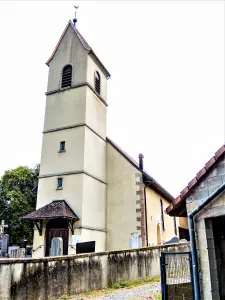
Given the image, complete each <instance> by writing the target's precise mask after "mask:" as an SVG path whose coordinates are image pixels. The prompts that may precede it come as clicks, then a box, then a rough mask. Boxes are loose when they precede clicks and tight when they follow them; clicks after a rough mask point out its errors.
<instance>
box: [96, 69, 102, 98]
mask: <svg viewBox="0 0 225 300" xmlns="http://www.w3.org/2000/svg"><path fill="white" fill-rule="evenodd" d="M95 91H96V92H97V93H98V94H99V95H100V92H101V77H100V75H99V73H98V72H97V71H95Z"/></svg>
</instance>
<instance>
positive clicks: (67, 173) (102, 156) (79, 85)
mask: <svg viewBox="0 0 225 300" xmlns="http://www.w3.org/2000/svg"><path fill="white" fill-rule="evenodd" d="M46 64H47V65H48V66H49V75H48V87H47V92H46V108H45V120H44V130H43V141H42V152H41V164H40V177H39V183H38V196H37V208H36V209H37V211H38V210H40V209H41V208H42V210H43V209H44V207H45V206H46V205H48V204H50V203H52V202H53V201H61V200H64V201H65V203H66V205H68V206H69V207H70V208H71V209H72V211H73V212H74V213H75V214H76V216H77V217H78V219H79V220H75V221H74V222H71V223H69V221H70V220H69V219H68V223H67V224H68V254H72V253H76V251H75V248H76V247H75V246H74V244H73V240H74V237H73V236H76V238H77V237H78V239H79V240H80V241H81V242H82V243H85V242H93V243H92V244H94V245H95V249H94V250H95V251H104V250H105V244H106V229H105V227H106V115H107V97H106V91H107V79H109V77H110V74H109V72H108V71H107V69H106V68H105V67H104V65H103V64H102V63H101V61H100V60H99V58H98V57H97V56H96V54H95V53H94V51H93V49H92V48H91V47H90V46H89V45H88V43H87V42H86V40H85V39H84V38H83V36H82V35H81V34H80V32H79V31H78V30H77V28H76V27H75V22H74V24H72V22H71V21H69V22H68V24H67V26H66V28H65V30H64V32H63V34H62V36H61V37H60V40H59V41H58V44H57V45H56V48H55V49H54V51H53V53H52V55H51V57H50V58H49V60H48V61H47V63H46ZM48 224H50V223H49V220H48V218H46V219H44V217H43V229H42V235H40V232H38V230H35V232H34V246H33V247H34V249H36V248H38V247H39V246H42V247H40V249H39V250H37V251H36V253H35V252H34V257H40V256H45V255H46V247H47V239H48V237H47V230H46V228H48ZM71 224H72V225H71ZM49 226H50V225H49ZM71 226H72V227H71Z"/></svg>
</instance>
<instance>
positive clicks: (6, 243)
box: [1, 234, 9, 257]
mask: <svg viewBox="0 0 225 300" xmlns="http://www.w3.org/2000/svg"><path fill="white" fill-rule="evenodd" d="M8 248H9V235H8V234H4V235H3V238H2V251H1V253H2V256H3V257H8Z"/></svg>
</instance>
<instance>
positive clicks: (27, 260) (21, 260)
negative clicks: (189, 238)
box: [0, 242, 190, 265]
mask: <svg viewBox="0 0 225 300" xmlns="http://www.w3.org/2000/svg"><path fill="white" fill-rule="evenodd" d="M177 246H190V243H189V242H185V243H173V244H165V245H160V246H158V245H157V246H148V247H142V248H135V249H125V250H115V251H105V252H94V253H86V254H72V255H64V256H54V257H53V256H52V257H42V258H7V259H1V258H0V265H1V264H7V265H11V264H21V263H41V262H50V261H65V260H71V259H79V258H87V257H95V256H103V255H116V254H120V253H132V252H140V251H147V250H156V249H159V250H160V249H165V248H170V247H177Z"/></svg>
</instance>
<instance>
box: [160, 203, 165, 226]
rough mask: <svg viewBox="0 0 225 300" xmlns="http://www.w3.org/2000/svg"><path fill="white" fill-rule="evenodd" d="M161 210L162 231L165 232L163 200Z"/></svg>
mask: <svg viewBox="0 0 225 300" xmlns="http://www.w3.org/2000/svg"><path fill="white" fill-rule="evenodd" d="M160 208H161V224H162V230H163V231H165V224H164V212H163V201H162V199H160Z"/></svg>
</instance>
